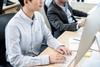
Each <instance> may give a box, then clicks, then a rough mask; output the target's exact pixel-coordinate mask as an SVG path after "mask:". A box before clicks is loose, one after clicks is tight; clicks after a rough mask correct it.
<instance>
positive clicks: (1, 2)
mask: <svg viewBox="0 0 100 67" xmlns="http://www.w3.org/2000/svg"><path fill="white" fill-rule="evenodd" d="M2 8H3V0H0V14H2V12H3V11H2Z"/></svg>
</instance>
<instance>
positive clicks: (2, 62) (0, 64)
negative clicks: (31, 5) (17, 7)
mask: <svg viewBox="0 0 100 67" xmlns="http://www.w3.org/2000/svg"><path fill="white" fill-rule="evenodd" d="M14 14H15V13H10V14H2V15H0V67H12V66H11V65H10V64H9V63H8V62H7V61H6V54H5V53H6V48H5V27H6V25H7V23H8V22H9V20H10V19H11V18H12V17H13V16H14Z"/></svg>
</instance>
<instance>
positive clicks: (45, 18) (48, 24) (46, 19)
mask: <svg viewBox="0 0 100 67" xmlns="http://www.w3.org/2000/svg"><path fill="white" fill-rule="evenodd" d="M40 13H41V14H42V15H43V17H44V20H45V23H46V25H47V27H48V28H49V29H50V31H51V26H50V23H49V21H48V18H47V16H46V13H45V10H44V8H41V10H40Z"/></svg>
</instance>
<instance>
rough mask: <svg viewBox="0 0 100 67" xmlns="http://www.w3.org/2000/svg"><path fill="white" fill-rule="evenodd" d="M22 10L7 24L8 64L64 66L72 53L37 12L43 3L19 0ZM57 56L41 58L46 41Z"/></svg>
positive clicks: (20, 65) (18, 65)
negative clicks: (44, 41) (55, 64)
mask: <svg viewBox="0 0 100 67" xmlns="http://www.w3.org/2000/svg"><path fill="white" fill-rule="evenodd" d="M19 2H20V4H21V5H22V9H20V11H19V12H18V13H17V14H16V15H15V16H14V17H13V18H12V19H11V20H10V22H9V23H8V25H7V27H6V30H5V36H6V54H7V60H8V61H9V62H10V63H11V65H13V66H14V67H31V66H36V65H44V64H50V63H62V62H64V60H65V57H64V55H65V54H69V53H70V52H69V50H68V49H67V48H66V47H65V46H63V45H61V44H60V43H59V42H58V41H57V40H56V39H55V38H53V36H52V35H51V32H50V31H49V30H48V28H47V26H46V24H45V22H44V19H43V17H42V15H41V14H40V13H39V12H38V11H39V9H40V8H41V7H42V0H19ZM44 39H45V40H46V41H47V43H48V46H49V47H51V48H53V49H54V50H56V51H57V52H58V53H57V54H53V55H41V56H38V55H39V53H40V47H41V43H42V41H43V40H44Z"/></svg>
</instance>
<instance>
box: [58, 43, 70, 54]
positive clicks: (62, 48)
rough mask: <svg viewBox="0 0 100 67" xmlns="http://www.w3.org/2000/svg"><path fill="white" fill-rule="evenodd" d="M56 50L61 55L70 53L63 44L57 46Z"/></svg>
mask: <svg viewBox="0 0 100 67" xmlns="http://www.w3.org/2000/svg"><path fill="white" fill-rule="evenodd" d="M56 50H57V52H59V53H60V54H62V55H71V51H70V50H69V49H68V48H67V47H65V46H64V45H62V46H59V47H58V48H57V49H56Z"/></svg>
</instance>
